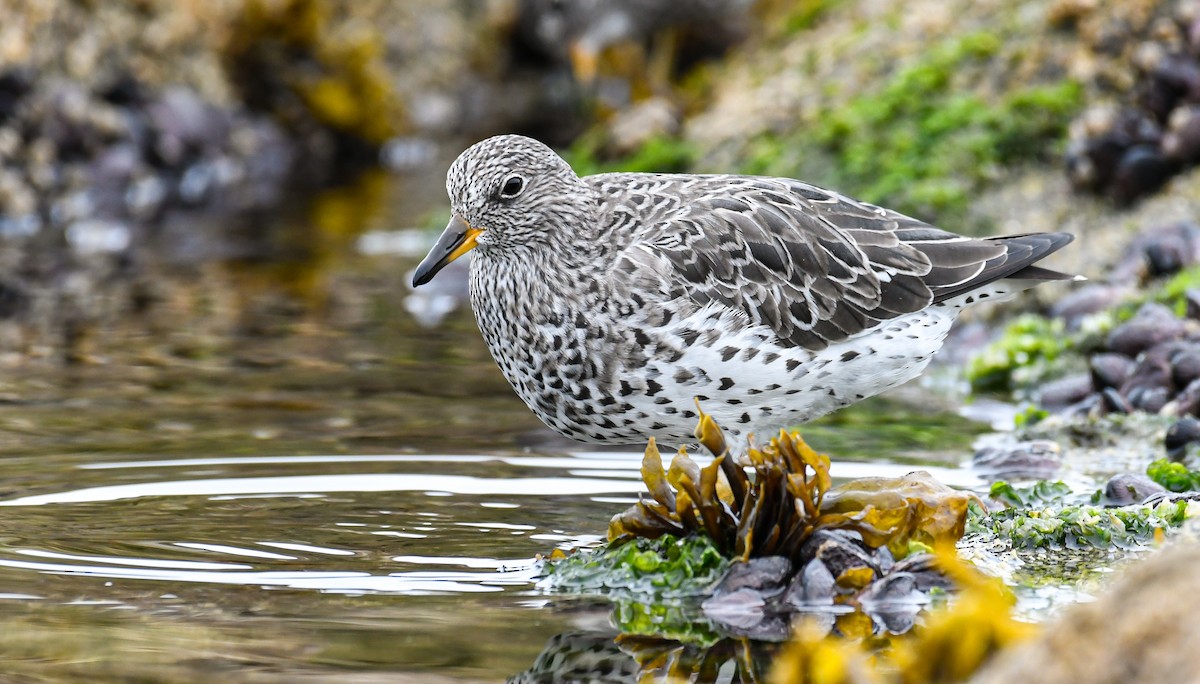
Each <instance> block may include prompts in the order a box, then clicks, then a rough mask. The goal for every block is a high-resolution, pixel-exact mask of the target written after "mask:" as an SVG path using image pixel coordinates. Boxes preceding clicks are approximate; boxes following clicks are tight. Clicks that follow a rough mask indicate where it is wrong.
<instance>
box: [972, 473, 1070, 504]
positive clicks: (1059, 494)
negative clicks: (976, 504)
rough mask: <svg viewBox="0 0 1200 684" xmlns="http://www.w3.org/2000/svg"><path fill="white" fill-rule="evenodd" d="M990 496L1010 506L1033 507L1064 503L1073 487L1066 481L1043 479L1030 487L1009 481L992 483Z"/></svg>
mask: <svg viewBox="0 0 1200 684" xmlns="http://www.w3.org/2000/svg"><path fill="white" fill-rule="evenodd" d="M988 496H990V497H992V498H993V499H995V500H997V501H1001V502H1003V503H1004V504H1005V505H1006V506H1008V507H1010V508H1032V507H1033V506H1040V507H1045V506H1050V505H1054V504H1062V503H1063V502H1065V501H1066V500H1067V498H1069V497H1070V496H1071V487H1070V486H1069V485H1067V484H1066V483H1064V482H1050V481H1049V480H1041V481H1038V482H1035V483H1034V484H1032V485H1029V486H1028V487H1014V486H1012V485H1010V484H1009V483H1007V482H1004V481H1003V480H1001V481H1000V482H994V483H992V488H991V490H990V491H989V492H988Z"/></svg>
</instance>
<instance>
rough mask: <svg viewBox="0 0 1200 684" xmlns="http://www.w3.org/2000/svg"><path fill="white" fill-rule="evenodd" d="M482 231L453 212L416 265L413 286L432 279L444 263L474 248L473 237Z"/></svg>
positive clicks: (418, 285) (443, 266)
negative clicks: (439, 235)
mask: <svg viewBox="0 0 1200 684" xmlns="http://www.w3.org/2000/svg"><path fill="white" fill-rule="evenodd" d="M482 232H483V229H482V228H475V227H472V226H471V225H470V224H468V223H467V222H466V221H464V220H462V217H460V216H459V215H458V214H455V215H454V218H452V219H450V224H449V225H447V226H446V230H444V231H442V236H441V237H439V238H438V240H437V242H436V243H435V244H434V245H433V249H431V250H429V254H428V255H426V257H425V258H424V259H422V260H421V263H420V264H419V265H418V266H417V270H416V271H415V272H414V273H413V287H420V286H422V285H424V284H425V283H427V282H429V281H431V280H433V277H434V276H435V275H437V272H438V271H440V270H442V269H443V268H445V267H446V264H448V263H450V262H451V261H454V260H455V259H457V258H459V257H460V256H462V255H464V254H466V253H467V252H469V251H471V250H472V249H475V239H476V238H478V237H479V234H480V233H482Z"/></svg>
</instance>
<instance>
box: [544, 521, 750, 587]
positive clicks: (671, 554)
mask: <svg viewBox="0 0 1200 684" xmlns="http://www.w3.org/2000/svg"><path fill="white" fill-rule="evenodd" d="M728 566H729V561H728V560H727V559H726V558H725V557H724V556H722V555H721V553H720V551H718V550H717V547H716V546H715V545H714V544H713V541H712V539H710V538H708V537H706V536H704V535H699V534H693V535H688V536H686V537H683V538H679V537H675V536H673V535H669V534H666V535H663V536H661V537H658V538H657V539H645V538H640V537H639V538H637V539H632V540H629V541H627V542H624V543H618V544H609V545H606V546H603V547H600V548H596V549H582V550H580V551H577V552H575V553H574V554H572V555H570V556H567V557H566V558H563V559H561V560H556V561H552V562H550V563H548V564H547V566H546V569H547V573H548V574H547V577H546V582H545V586H546V587H547V588H548V589H552V590H556V591H571V592H576V593H589V592H603V593H615V594H618V595H620V594H623V595H628V596H638V597H649V598H653V599H655V600H661V599H671V598H680V597H688V596H702V595H707V594H708V593H709V592H711V590H712V588H713V587H714V586H716V584H717V582H719V581H720V580H721V577H723V576H724V575H725V571H726V569H727V568H728Z"/></svg>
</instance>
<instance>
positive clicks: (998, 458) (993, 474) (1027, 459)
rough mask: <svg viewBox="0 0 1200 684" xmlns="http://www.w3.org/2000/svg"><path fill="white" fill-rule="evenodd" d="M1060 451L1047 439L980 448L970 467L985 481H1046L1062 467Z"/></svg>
mask: <svg viewBox="0 0 1200 684" xmlns="http://www.w3.org/2000/svg"><path fill="white" fill-rule="evenodd" d="M1061 456H1062V448H1061V447H1059V445H1058V443H1057V442H1052V441H1050V440H1047V439H1039V440H1033V441H1029V442H1017V443H1015V444H1008V445H1004V446H990V447H984V448H982V449H980V450H978V451H976V452H975V457H974V466H975V468H977V469H979V470H981V471H984V472H985V473H986V476H987V479H989V480H1023V479H1037V480H1047V479H1050V478H1051V477H1053V476H1054V473H1056V472H1057V471H1058V469H1059V468H1060V467H1061V466H1062V458H1061Z"/></svg>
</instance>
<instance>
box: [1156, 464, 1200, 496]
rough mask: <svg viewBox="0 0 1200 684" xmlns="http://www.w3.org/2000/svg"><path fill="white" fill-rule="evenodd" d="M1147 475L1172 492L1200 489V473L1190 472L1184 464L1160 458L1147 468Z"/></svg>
mask: <svg viewBox="0 0 1200 684" xmlns="http://www.w3.org/2000/svg"><path fill="white" fill-rule="evenodd" d="M1146 475H1147V476H1148V477H1149V478H1150V479H1151V480H1154V481H1155V482H1157V483H1158V484H1160V485H1162V486H1163V487H1165V488H1167V489H1168V490H1170V491H1172V492H1187V491H1193V490H1196V489H1200V472H1198V471H1195V470H1188V467H1187V466H1185V465H1184V464H1182V463H1173V462H1171V461H1169V460H1167V459H1165V458H1160V459H1158V460H1157V461H1154V462H1153V463H1151V464H1150V465H1148V466H1146Z"/></svg>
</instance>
